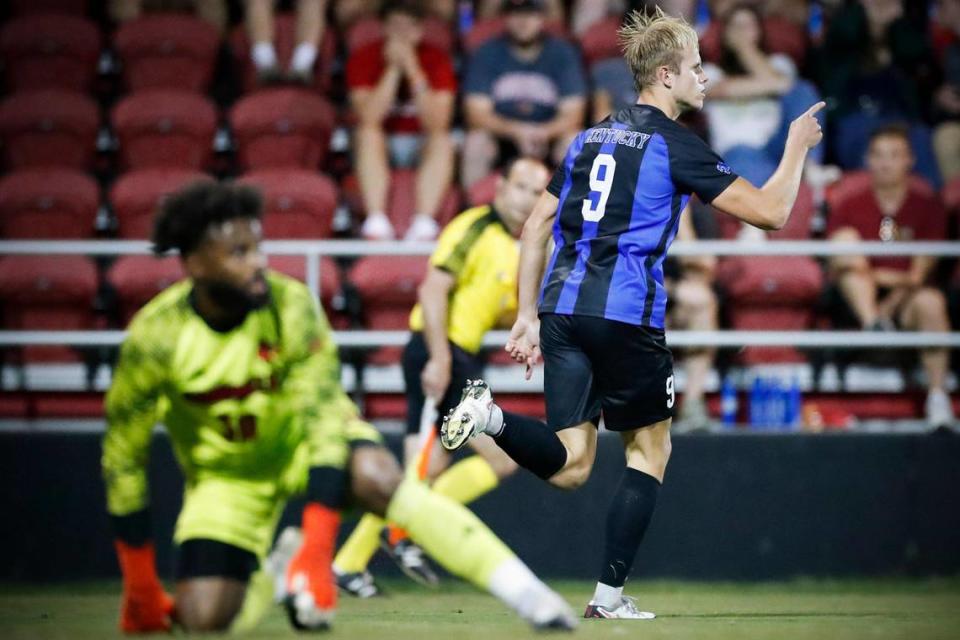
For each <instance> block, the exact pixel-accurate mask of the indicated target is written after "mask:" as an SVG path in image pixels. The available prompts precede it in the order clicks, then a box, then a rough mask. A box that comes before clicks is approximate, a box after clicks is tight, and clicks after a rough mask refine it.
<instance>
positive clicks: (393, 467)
mask: <svg viewBox="0 0 960 640" xmlns="http://www.w3.org/2000/svg"><path fill="white" fill-rule="evenodd" d="M402 480H403V472H402V471H401V469H400V465H399V464H398V463H397V460H396V458H394V457H393V454H391V453H390V452H389V451H388V450H387V449H386V448H385V447H379V446H378V447H361V448H360V449H357V450H356V451H354V452H353V455H352V456H351V458H350V485H351V489H352V492H353V495H354V497H356V499H357V500H358V501H359V502H360V503H361V504H362V505H363V506H364V507H366V508H367V509H369V510H370V511H371V512H373V513H375V514H377V515H379V516H384V515H386V513H387V505H389V504H390V500H391V499H392V498H393V494H394V493H395V492H396V490H397V487H399V486H400V482H401V481H402Z"/></svg>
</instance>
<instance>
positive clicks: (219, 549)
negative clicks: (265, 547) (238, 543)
mask: <svg viewBox="0 0 960 640" xmlns="http://www.w3.org/2000/svg"><path fill="white" fill-rule="evenodd" d="M259 566H260V561H259V560H257V556H255V555H254V554H252V553H250V552H249V551H247V550H246V549H241V548H240V547H235V546H233V545H232V544H227V543H226V542H220V541H219V540H210V539H207V538H191V539H190V540H184V541H183V544H181V545H180V548H179V549H178V550H177V580H189V579H191V578H210V577H220V578H233V579H234V580H239V581H241V582H247V581H248V580H250V576H251V575H252V574H253V573H254V572H255V571H256V570H257V568H258V567H259Z"/></svg>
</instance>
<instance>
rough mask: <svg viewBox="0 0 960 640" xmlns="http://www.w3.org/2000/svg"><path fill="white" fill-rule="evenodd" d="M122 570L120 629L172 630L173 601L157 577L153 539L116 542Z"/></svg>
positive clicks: (136, 631)
mask: <svg viewBox="0 0 960 640" xmlns="http://www.w3.org/2000/svg"><path fill="white" fill-rule="evenodd" d="M114 546H115V548H116V550H117V557H118V558H119V560H120V569H121V571H122V572H123V600H122V603H121V606H120V630H121V631H123V632H124V633H143V632H148V631H169V630H170V619H171V616H172V615H173V610H174V602H173V598H171V597H170V596H169V595H168V594H167V593H166V592H165V591H164V590H163V585H161V584H160V578H159V577H157V569H156V560H155V553H154V548H153V543H152V542H146V543H145V544H143V545H140V546H133V545H131V544H128V543H126V542H123V541H122V540H117V541H115V542H114Z"/></svg>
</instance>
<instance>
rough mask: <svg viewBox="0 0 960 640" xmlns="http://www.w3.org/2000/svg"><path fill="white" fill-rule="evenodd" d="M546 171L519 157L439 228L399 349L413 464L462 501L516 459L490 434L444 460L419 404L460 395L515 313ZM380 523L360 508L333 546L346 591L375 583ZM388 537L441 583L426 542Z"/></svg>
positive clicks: (404, 564)
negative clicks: (527, 228) (485, 198)
mask: <svg viewBox="0 0 960 640" xmlns="http://www.w3.org/2000/svg"><path fill="white" fill-rule="evenodd" d="M549 179H550V173H549V172H548V170H547V168H546V167H545V166H544V165H543V163H541V162H540V161H539V160H532V159H519V160H516V161H514V162H513V163H511V164H510V165H509V166H508V167H507V169H506V171H505V172H504V176H503V177H502V178H501V179H500V180H499V182H498V184H497V190H496V195H495V196H494V200H493V203H492V205H484V206H479V207H473V208H471V209H468V210H467V211H464V212H463V213H461V214H460V215H459V216H457V217H456V218H454V219H453V221H451V222H450V224H448V225H447V226H446V228H445V229H444V230H443V233H442V234H441V235H440V238H439V241H438V243H437V248H436V250H435V251H434V253H433V255H432V256H431V258H430V267H429V270H428V272H427V276H426V278H425V279H424V281H423V284H421V285H420V291H419V304H417V306H416V307H414V309H413V312H412V313H411V315H410V329H411V331H412V332H413V333H412V335H411V337H410V341H409V342H408V343H407V347H406V349H405V350H404V352H403V372H404V382H405V385H406V395H407V437H406V439H405V441H404V450H405V456H406V460H407V464H408V466H409V465H412V464H415V463H416V462H417V461H418V454H419V455H420V456H426V457H427V461H424V462H425V463H428V464H424V465H423V467H424V468H425V470H426V472H427V475H428V477H429V478H430V479H431V480H433V490H434V491H435V492H436V493H439V494H442V495H444V496H447V497H448V498H450V499H452V500H455V501H457V502H459V503H461V504H467V503H470V502H472V501H473V500H476V499H477V498H479V497H480V496H482V495H483V494H485V493H487V492H488V491H491V490H493V489H494V488H496V486H497V484H499V482H500V480H501V479H502V478H504V477H506V476H508V475H510V474H511V473H513V472H514V471H516V468H517V465H516V463H515V462H513V460H511V459H510V458H509V457H507V456H506V455H505V454H504V453H503V451H501V450H500V449H499V448H497V447H496V446H495V445H494V444H493V443H492V442H491V441H490V438H487V437H484V438H477V439H475V440H472V441H471V444H472V445H473V449H474V450H475V451H476V453H477V454H478V455H474V456H470V457H468V458H466V459H464V460H461V461H460V462H458V463H457V464H455V465H453V466H452V467H450V468H449V469H447V468H446V467H447V465H449V463H450V458H449V456H448V455H444V454H445V453H446V452H445V451H444V452H443V453H442V454H439V455H437V454H434V452H433V451H432V446H431V445H432V444H433V442H434V441H433V440H432V439H429V438H428V439H427V441H426V442H424V443H421V442H420V438H419V437H418V431H419V429H420V426H421V425H420V421H421V414H422V413H423V408H424V403H425V402H432V403H436V404H437V407H436V409H435V413H433V415H434V416H436V415H437V413H439V415H444V414H446V413H447V412H448V411H449V410H450V409H452V408H453V407H455V406H456V405H457V402H459V400H460V389H461V386H462V385H463V382H464V381H465V380H469V379H473V378H479V377H480V376H481V375H482V372H483V358H482V357H481V356H480V354H479V352H480V346H481V342H482V340H483V336H484V334H485V333H486V332H487V331H489V330H490V329H492V328H493V327H495V326H497V325H498V324H500V323H501V322H507V323H509V322H512V320H513V317H514V314H515V313H516V309H517V293H516V289H517V267H518V265H519V262H520V251H519V248H518V247H517V242H516V237H517V236H518V235H519V234H520V230H521V229H522V228H523V224H524V222H525V221H526V220H527V217H528V216H529V215H530V213H531V212H532V211H533V207H534V205H535V204H536V202H537V199H538V198H539V197H540V195H541V194H542V193H543V190H544V189H545V188H546V186H547V181H548V180H549ZM451 383H454V384H451ZM429 409H432V407H430V408H428V410H429ZM428 415H429V414H428ZM420 447H425V449H424V450H423V451H421V450H420ZM417 466H418V467H419V466H420V465H419V464H418V465H417ZM382 527H383V521H382V520H380V519H379V518H377V517H376V516H373V515H366V516H364V517H363V519H362V520H361V521H360V523H359V524H358V525H357V528H356V529H355V530H354V532H353V534H351V536H350V538H348V539H347V541H346V542H345V543H344V545H343V547H342V548H341V549H340V552H339V553H338V554H337V557H336V559H335V561H334V569H335V571H336V573H337V583H338V584H339V585H340V586H341V588H342V589H343V590H344V591H346V592H348V593H351V594H353V595H356V596H360V597H369V596H372V595H375V594H376V593H377V592H378V589H377V587H376V584H375V583H374V582H373V579H372V577H371V576H370V574H369V573H368V572H367V571H366V568H367V564H368V563H369V561H370V558H371V557H372V556H373V553H374V552H375V551H376V548H377V541H378V539H379V536H380V531H381V529H382ZM384 547H385V548H386V550H387V552H388V553H389V554H390V556H391V557H393V558H394V559H395V560H396V561H397V563H398V564H399V565H400V567H401V568H402V569H403V570H404V572H405V573H406V574H407V575H409V576H410V577H411V578H413V579H415V580H417V581H418V582H421V583H425V584H435V583H436V576H435V574H434V573H433V572H432V571H431V570H430V568H429V565H427V563H426V562H425V561H424V559H423V557H422V554H421V553H420V550H419V549H418V548H416V546H415V545H412V544H411V543H410V542H409V540H408V539H407V538H406V536H405V535H404V532H403V531H402V530H399V529H398V528H396V527H391V528H390V531H389V534H388V535H387V538H386V540H385V541H384Z"/></svg>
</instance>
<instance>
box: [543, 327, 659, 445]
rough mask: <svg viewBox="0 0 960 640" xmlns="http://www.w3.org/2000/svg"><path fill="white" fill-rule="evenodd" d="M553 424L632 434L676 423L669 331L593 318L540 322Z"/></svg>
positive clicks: (554, 426) (557, 428) (558, 427)
mask: <svg viewBox="0 0 960 640" xmlns="http://www.w3.org/2000/svg"><path fill="white" fill-rule="evenodd" d="M540 350H541V351H542V352H543V362H544V395H545V397H546V405H547V424H548V425H549V426H550V427H551V428H552V429H554V430H555V431H560V430H561V429H566V428H567V427H573V426H575V425H578V424H581V423H583V422H587V421H590V422H593V423H594V424H599V422H600V414H601V413H602V414H603V421H604V424H605V425H606V427H607V429H610V430H611V431H630V430H632V429H638V428H640V427H647V426H650V425H653V424H654V423H657V422H660V421H661V420H666V419H667V418H672V417H673V406H674V404H675V394H674V385H673V356H672V355H671V353H670V349H668V348H667V341H666V338H665V337H664V334H663V330H661V329H654V328H652V327H640V326H635V325H632V324H626V323H624V322H617V321H616V320H607V319H605V318H594V317H590V316H568V315H559V314H555V313H544V314H542V315H541V316H540Z"/></svg>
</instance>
